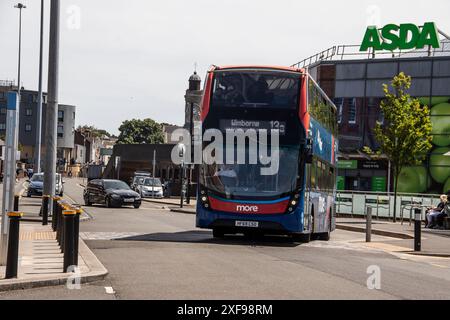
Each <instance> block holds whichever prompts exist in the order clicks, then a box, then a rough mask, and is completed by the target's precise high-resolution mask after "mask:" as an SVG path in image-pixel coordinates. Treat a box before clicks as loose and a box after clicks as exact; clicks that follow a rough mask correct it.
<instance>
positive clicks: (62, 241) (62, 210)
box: [58, 201, 67, 253]
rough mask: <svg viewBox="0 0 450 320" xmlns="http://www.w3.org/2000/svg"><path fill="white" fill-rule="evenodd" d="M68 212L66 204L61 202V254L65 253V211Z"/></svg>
mask: <svg viewBox="0 0 450 320" xmlns="http://www.w3.org/2000/svg"><path fill="white" fill-rule="evenodd" d="M66 210H67V206H66V204H65V203H64V202H63V201H61V202H60V204H59V209H58V214H59V215H58V230H59V231H58V243H59V246H60V248H61V253H64V232H65V230H64V223H65V220H64V211H66Z"/></svg>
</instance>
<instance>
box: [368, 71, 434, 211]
mask: <svg viewBox="0 0 450 320" xmlns="http://www.w3.org/2000/svg"><path fill="white" fill-rule="evenodd" d="M410 87H411V77H410V76H407V75H405V74H404V73H403V72H402V73H400V74H399V75H398V76H395V77H394V79H393V80H392V81H391V88H392V91H391V90H389V86H388V85H387V84H384V85H383V91H384V94H385V97H386V98H385V99H384V100H383V101H382V102H381V111H382V112H383V114H384V119H385V122H386V123H385V125H383V124H381V123H380V122H377V124H376V125H375V128H374V135H375V138H376V140H377V141H378V143H379V144H380V150H378V151H377V152H376V154H378V155H380V154H384V155H386V156H387V157H388V158H389V160H390V161H391V163H392V169H393V172H394V177H395V184H394V192H395V195H396V194H397V186H398V178H399V175H400V173H401V171H402V168H403V167H405V166H414V165H419V164H420V163H421V162H422V161H423V160H424V158H425V157H426V154H427V153H428V152H429V151H430V149H431V148H432V144H431V142H432V139H433V137H432V135H431V130H432V125H431V120H430V110H429V108H428V107H427V106H421V104H420V101H419V100H418V99H415V98H412V97H411V96H410V95H409V94H408V93H407V90H408V89H409V88H410ZM364 151H365V152H366V153H369V154H374V152H373V151H372V150H370V149H369V148H367V147H365V148H364ZM394 217H395V212H394Z"/></svg>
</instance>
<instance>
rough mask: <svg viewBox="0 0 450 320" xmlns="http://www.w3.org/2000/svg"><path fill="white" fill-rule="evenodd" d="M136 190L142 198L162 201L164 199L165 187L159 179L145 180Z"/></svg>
mask: <svg viewBox="0 0 450 320" xmlns="http://www.w3.org/2000/svg"><path fill="white" fill-rule="evenodd" d="M136 188H137V190H136V192H138V193H139V194H140V195H141V197H142V198H146V197H151V198H158V199H162V198H163V197H164V191H163V185H162V183H161V180H160V179H159V178H145V179H144V180H143V181H142V183H140V184H138V185H137V187H136Z"/></svg>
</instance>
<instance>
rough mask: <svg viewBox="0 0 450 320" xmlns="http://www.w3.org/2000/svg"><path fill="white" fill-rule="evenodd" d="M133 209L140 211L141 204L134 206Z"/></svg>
mask: <svg viewBox="0 0 450 320" xmlns="http://www.w3.org/2000/svg"><path fill="white" fill-rule="evenodd" d="M133 207H134V208H135V209H139V208H140V207H141V204H134V205H133Z"/></svg>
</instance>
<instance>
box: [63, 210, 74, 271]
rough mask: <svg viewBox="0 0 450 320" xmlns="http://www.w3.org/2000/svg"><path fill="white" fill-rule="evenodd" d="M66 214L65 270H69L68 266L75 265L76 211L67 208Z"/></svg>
mask: <svg viewBox="0 0 450 320" xmlns="http://www.w3.org/2000/svg"><path fill="white" fill-rule="evenodd" d="M63 216H64V244H63V247H64V269H63V270H64V272H68V268H69V267H70V266H73V265H74V262H75V261H74V222H75V216H76V212H75V211H73V210H65V211H64V212H63Z"/></svg>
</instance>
